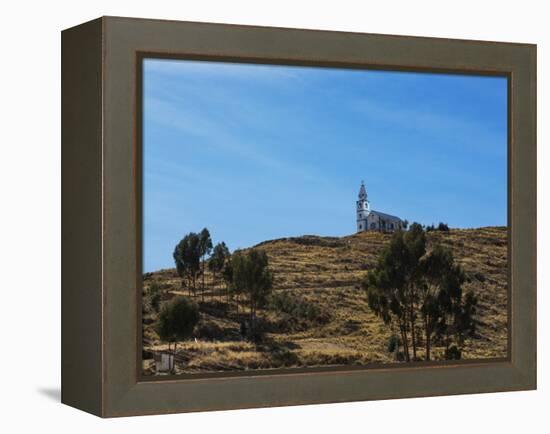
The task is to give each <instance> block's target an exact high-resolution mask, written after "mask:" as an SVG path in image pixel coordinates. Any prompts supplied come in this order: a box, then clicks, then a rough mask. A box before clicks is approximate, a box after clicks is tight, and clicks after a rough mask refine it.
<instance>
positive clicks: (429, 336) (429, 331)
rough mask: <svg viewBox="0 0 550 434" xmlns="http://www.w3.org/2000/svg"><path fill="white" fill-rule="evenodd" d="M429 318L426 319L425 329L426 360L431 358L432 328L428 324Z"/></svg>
mask: <svg viewBox="0 0 550 434" xmlns="http://www.w3.org/2000/svg"><path fill="white" fill-rule="evenodd" d="M428 322H429V318H426V319H425V320H424V329H425V331H426V360H430V346H431V342H430V341H431V339H432V338H431V334H432V333H431V330H430V328H429V326H428Z"/></svg>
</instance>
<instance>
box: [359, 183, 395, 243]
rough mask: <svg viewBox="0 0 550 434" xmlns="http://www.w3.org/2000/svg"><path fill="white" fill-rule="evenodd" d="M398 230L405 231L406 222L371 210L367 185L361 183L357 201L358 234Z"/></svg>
mask: <svg viewBox="0 0 550 434" xmlns="http://www.w3.org/2000/svg"><path fill="white" fill-rule="evenodd" d="M398 229H405V222H404V221H403V220H401V219H400V218H399V217H396V216H393V215H389V214H385V213H383V212H380V211H374V210H371V209H370V203H369V200H368V198H367V190H366V189H365V183H364V182H363V181H361V188H359V200H358V201H357V232H364V231H381V232H394V231H396V230H398Z"/></svg>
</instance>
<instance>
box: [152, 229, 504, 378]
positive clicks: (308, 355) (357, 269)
mask: <svg viewBox="0 0 550 434" xmlns="http://www.w3.org/2000/svg"><path fill="white" fill-rule="evenodd" d="M427 236H428V240H429V243H433V242H435V241H438V242H440V243H442V244H443V245H445V246H448V247H450V248H451V249H452V251H453V253H454V256H455V258H456V260H457V261H458V262H459V263H460V264H461V266H462V267H463V269H464V271H465V273H466V278H467V279H466V283H465V285H464V287H465V289H466V290H468V289H472V290H473V291H474V292H475V294H476V295H477V297H478V299H479V305H478V311H477V312H478V314H477V320H478V330H477V335H476V337H475V338H474V339H471V340H469V341H468V342H467V344H466V347H465V349H464V352H463V358H465V359H475V358H488V357H505V356H506V352H507V231H506V228H505V227H485V228H479V229H464V230H462V229H452V230H451V231H450V232H438V231H434V232H428V233H427ZM390 237H391V234H383V233H378V232H363V233H360V234H355V235H351V236H347V237H342V238H335V237H318V236H302V237H296V238H283V239H277V240H271V241H266V242H263V243H261V244H259V245H257V246H255V247H257V248H261V249H263V250H265V252H266V253H267V255H268V257H269V263H270V268H271V269H272V271H273V272H274V275H275V281H274V290H273V293H274V296H273V300H272V301H271V302H270V303H269V304H268V305H267V306H266V308H264V309H262V310H260V311H259V316H260V317H261V318H262V327H263V329H264V330H265V339H264V340H263V341H262V343H261V344H257V345H255V344H253V343H250V342H247V341H245V340H243V339H242V338H241V334H240V324H241V321H242V320H243V319H244V318H247V306H246V302H245V300H243V301H242V302H241V301H237V300H228V299H227V297H226V295H225V289H224V285H223V284H222V283H221V282H217V283H215V282H213V278H212V276H211V275H209V274H207V275H206V291H205V294H204V301H202V297H201V295H200V293H199V295H197V297H196V298H195V299H196V301H197V302H198V303H199V306H200V311H201V320H200V322H199V324H198V325H197V327H196V328H195V333H194V337H195V339H193V340H190V341H187V342H181V343H178V360H179V361H180V363H179V364H178V366H177V371H176V372H177V373H191V372H212V371H224V370H245V369H269V368H281V367H303V366H327V365H342V364H368V363H388V362H393V361H394V359H393V357H394V356H393V354H390V353H388V351H387V344H388V339H389V337H390V335H391V331H390V329H389V328H388V327H387V326H386V325H384V324H383V323H382V321H381V320H380V319H379V318H377V317H376V316H375V315H374V314H373V313H372V312H371V311H370V309H369V307H368V304H367V299H366V296H365V293H364V291H363V290H361V289H360V287H359V283H360V281H361V279H362V277H363V276H364V275H365V273H366V272H367V270H369V268H371V267H373V266H374V265H375V263H376V259H377V256H378V255H379V253H380V251H381V249H382V248H383V247H384V245H385V244H386V243H387V242H388V241H389V239H390ZM152 284H156V285H158V286H159V287H160V288H161V291H162V300H163V301H165V300H168V299H170V298H171V297H173V296H175V295H187V291H186V290H183V289H182V288H181V283H180V279H179V278H178V276H177V274H176V272H175V270H174V269H167V270H160V271H157V272H154V273H147V274H146V275H144V306H143V308H144V309H143V310H144V315H143V321H144V336H143V338H144V341H143V345H144V362H143V368H144V373H145V374H146V375H152V374H154V373H155V372H154V363H153V360H152V357H153V354H152V352H154V351H162V350H164V349H165V348H166V347H167V345H166V344H164V343H162V342H160V340H159V339H158V336H157V335H156V333H155V331H154V327H153V324H154V321H155V320H156V313H155V311H154V309H153V308H152V307H151V306H150V303H149V298H148V297H147V292H148V289H149V288H150V287H151V285H152ZM441 351H442V349H438V348H435V349H434V356H435V358H437V357H438V355H439V356H441Z"/></svg>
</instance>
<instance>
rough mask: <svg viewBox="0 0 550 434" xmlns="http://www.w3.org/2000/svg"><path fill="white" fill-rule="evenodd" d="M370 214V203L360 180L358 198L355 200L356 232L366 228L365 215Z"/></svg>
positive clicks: (363, 184)
mask: <svg viewBox="0 0 550 434" xmlns="http://www.w3.org/2000/svg"><path fill="white" fill-rule="evenodd" d="M369 214H370V203H369V200H368V198H367V190H366V189H365V183H364V182H363V181H361V187H360V188H359V198H358V200H357V232H363V231H366V230H368V224H367V217H368V215H369Z"/></svg>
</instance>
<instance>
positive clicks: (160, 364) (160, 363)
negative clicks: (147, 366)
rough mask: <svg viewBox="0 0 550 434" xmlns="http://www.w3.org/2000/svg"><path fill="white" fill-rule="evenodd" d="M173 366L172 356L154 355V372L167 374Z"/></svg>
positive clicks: (164, 354)
mask: <svg viewBox="0 0 550 434" xmlns="http://www.w3.org/2000/svg"><path fill="white" fill-rule="evenodd" d="M172 366H174V356H173V355H172V354H166V353H155V370H156V372H168V371H170V367H172Z"/></svg>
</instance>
